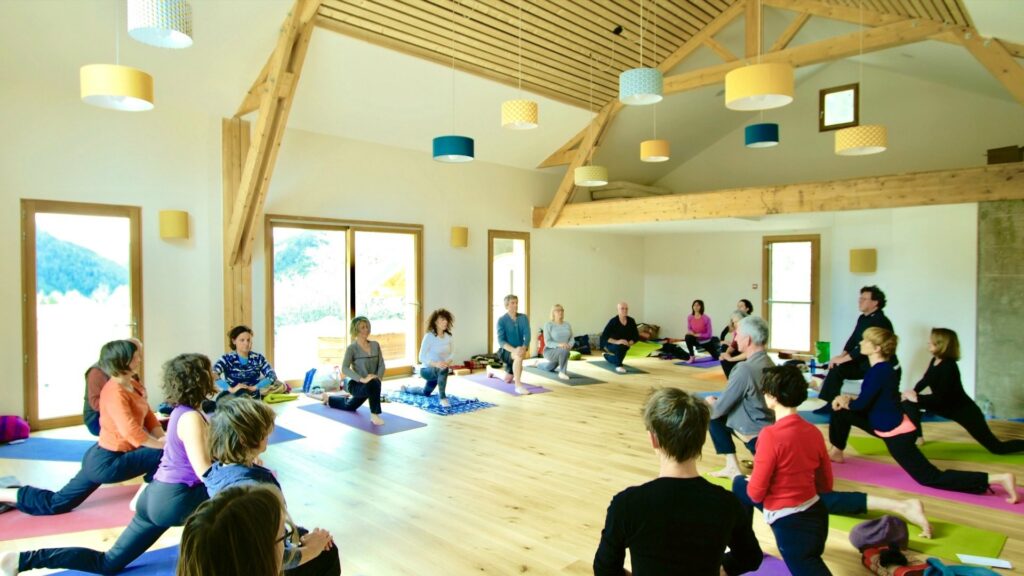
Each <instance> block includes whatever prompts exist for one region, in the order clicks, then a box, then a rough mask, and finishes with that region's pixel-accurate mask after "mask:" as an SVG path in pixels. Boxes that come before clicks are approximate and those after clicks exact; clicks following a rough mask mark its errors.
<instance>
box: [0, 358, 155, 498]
mask: <svg viewBox="0 0 1024 576" xmlns="http://www.w3.org/2000/svg"><path fill="white" fill-rule="evenodd" d="M141 363H142V358H141V357H140V355H139V348H138V346H136V345H135V344H134V343H132V342H130V341H128V340H114V341H113V342H107V343H106V344H104V345H103V349H102V350H100V361H99V367H100V369H101V370H103V371H104V372H106V373H107V374H110V375H111V377H110V380H108V381H107V383H106V384H104V385H103V390H102V391H101V392H100V403H99V404H100V440H99V443H97V444H96V445H94V446H93V447H92V448H89V450H88V451H87V452H86V453H85V457H84V458H83V459H82V469H81V470H79V471H78V474H76V475H75V477H74V478H72V479H71V481H70V482H68V483H67V485H66V486H64V487H63V488H61V489H60V491H58V492H51V491H49V490H44V489H42V488H35V487H33V486H23V487H21V488H17V489H3V490H0V502H14V503H15V506H16V507H17V508H18V510H21V511H22V512H24V513H25V514H32V515H34V516H48V515H51V514H63V513H65V512H69V511H71V510H72V509H74V508H75V507H77V506H78V505H79V504H81V503H82V502H83V501H85V499H86V498H88V497H89V495H90V494H92V493H93V492H95V491H96V489H97V488H99V487H100V486H101V485H102V484H113V483H116V482H124V481H125V480H130V479H132V478H135V477H137V476H142V475H145V480H146V482H149V481H150V480H152V479H153V473H154V472H156V468H157V465H158V464H160V457H161V456H162V455H163V448H164V431H163V429H162V428H160V423H159V422H157V419H156V415H154V414H153V411H152V410H151V409H150V407H149V403H148V402H147V401H146V389H145V388H144V387H143V386H142V384H141V383H140V382H138V381H136V380H135V379H134V376H135V375H136V374H137V373H138V371H139V365H140V364H141Z"/></svg>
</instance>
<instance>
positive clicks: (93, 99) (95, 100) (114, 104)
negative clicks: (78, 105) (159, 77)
mask: <svg viewBox="0 0 1024 576" xmlns="http://www.w3.org/2000/svg"><path fill="white" fill-rule="evenodd" d="M116 5H117V16H116V18H115V26H116V28H115V30H116V32H115V33H114V38H115V40H114V42H115V49H114V59H115V62H116V64H87V65H85V66H82V68H81V69H80V70H79V87H80V92H81V96H82V102H85V103H86V104H91V105H93V106H98V107H100V108H108V109H111V110H122V111H126V112H141V111H145V110H152V109H153V77H152V76H150V75H149V74H147V73H145V72H143V71H142V70H139V69H138V68H132V67H130V66H122V65H121V3H120V1H118V2H117V3H116Z"/></svg>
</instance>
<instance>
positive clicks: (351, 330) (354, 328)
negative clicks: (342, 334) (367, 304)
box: [348, 316, 371, 338]
mask: <svg viewBox="0 0 1024 576" xmlns="http://www.w3.org/2000/svg"><path fill="white" fill-rule="evenodd" d="M363 322H366V330H367V331H369V330H371V326H370V319H369V318H367V317H366V316H356V317H355V318H353V319H352V323H351V324H349V325H348V335H349V336H351V337H353V338H355V337H356V336H359V325H360V324H362V323H363Z"/></svg>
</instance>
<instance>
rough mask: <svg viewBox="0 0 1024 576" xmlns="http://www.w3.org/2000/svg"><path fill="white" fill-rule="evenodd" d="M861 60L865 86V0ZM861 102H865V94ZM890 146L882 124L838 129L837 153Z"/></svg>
mask: <svg viewBox="0 0 1024 576" xmlns="http://www.w3.org/2000/svg"><path fill="white" fill-rule="evenodd" d="M860 56H861V57H860V60H859V61H858V64H859V69H858V72H857V76H858V79H859V80H858V81H859V83H860V85H861V86H864V0H861V2H860ZM861 102H864V97H863V94H862V95H861ZM888 148H889V131H888V130H887V129H886V127H885V126H882V125H881V124H862V125H860V126H851V127H849V128H843V129H842V130H836V147H835V150H836V154H838V155H840V156H867V155H869V154H880V153H882V152H885V151H886V149H888Z"/></svg>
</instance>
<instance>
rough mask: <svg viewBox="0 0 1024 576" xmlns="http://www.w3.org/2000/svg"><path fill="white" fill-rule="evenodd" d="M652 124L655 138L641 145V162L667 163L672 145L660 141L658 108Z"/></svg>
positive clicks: (656, 45) (655, 34) (656, 42)
mask: <svg viewBox="0 0 1024 576" xmlns="http://www.w3.org/2000/svg"><path fill="white" fill-rule="evenodd" d="M654 53H655V54H657V53H658V3H657V2H655V3H654ZM651 123H652V124H653V126H654V138H652V139H651V140H644V141H643V142H641V143H640V161H641V162H667V161H668V160H669V158H670V157H671V156H672V154H671V148H672V146H671V144H669V142H668V140H661V139H658V106H657V104H655V105H654V106H651Z"/></svg>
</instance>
